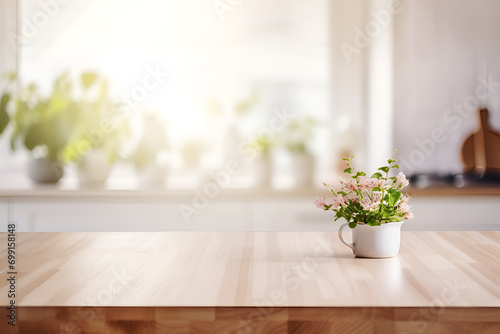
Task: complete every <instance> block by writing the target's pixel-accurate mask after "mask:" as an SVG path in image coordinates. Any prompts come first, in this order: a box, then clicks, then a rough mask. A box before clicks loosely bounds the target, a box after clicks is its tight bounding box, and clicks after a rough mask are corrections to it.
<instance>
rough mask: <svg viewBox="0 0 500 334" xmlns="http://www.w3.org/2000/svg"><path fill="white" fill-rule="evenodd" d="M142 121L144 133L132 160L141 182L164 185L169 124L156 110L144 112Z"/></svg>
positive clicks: (131, 157)
mask: <svg viewBox="0 0 500 334" xmlns="http://www.w3.org/2000/svg"><path fill="white" fill-rule="evenodd" d="M142 121H143V122H142V125H143V126H142V134H141V137H140V139H139V142H138V144H137V146H136V147H135V149H134V151H133V153H132V155H131V156H130V161H131V162H132V163H133V164H134V167H135V169H136V171H137V172H138V173H139V179H140V180H141V183H143V184H146V185H161V186H163V182H164V181H165V178H166V176H167V165H166V159H165V157H166V155H167V150H168V149H169V145H168V139H167V135H166V129H167V125H166V123H165V121H164V120H163V119H162V118H161V117H160V116H159V115H158V114H157V113H155V112H146V113H143V114H142ZM162 158H163V159H162Z"/></svg>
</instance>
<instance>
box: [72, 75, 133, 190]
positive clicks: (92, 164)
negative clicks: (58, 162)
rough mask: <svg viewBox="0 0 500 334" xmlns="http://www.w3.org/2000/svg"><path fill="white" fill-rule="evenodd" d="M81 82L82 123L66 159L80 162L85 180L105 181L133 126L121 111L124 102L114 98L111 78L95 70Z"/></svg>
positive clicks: (82, 77)
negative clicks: (115, 100)
mask: <svg viewBox="0 0 500 334" xmlns="http://www.w3.org/2000/svg"><path fill="white" fill-rule="evenodd" d="M77 85H78V86H79V88H81V89H80V91H81V96H79V98H78V100H77V101H78V106H79V109H80V112H79V116H78V122H77V123H76V124H75V125H74V127H73V132H72V136H71V140H70V142H69V143H68V145H67V146H66V147H65V149H64V150H63V154H62V158H63V160H64V161H65V162H67V163H76V164H77V165H78V172H79V178H80V181H81V182H84V183H94V184H97V183H103V182H105V181H106V179H107V178H108V176H109V174H110V171H111V167H112V165H113V164H114V163H115V161H116V160H117V159H118V157H119V152H120V149H121V148H122V146H123V143H124V142H125V141H126V140H127V139H129V137H130V125H129V122H128V118H127V117H126V115H123V113H121V112H120V111H119V107H120V105H119V104H118V103H115V102H113V101H112V99H111V97H110V94H109V82H108V80H106V79H105V78H103V77H101V76H99V75H98V74H97V73H95V72H85V73H83V74H82V75H81V77H80V80H79V82H77Z"/></svg>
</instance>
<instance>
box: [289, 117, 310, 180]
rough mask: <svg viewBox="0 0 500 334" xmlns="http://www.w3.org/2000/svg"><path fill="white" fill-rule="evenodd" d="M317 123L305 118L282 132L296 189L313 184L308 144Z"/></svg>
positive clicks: (290, 124) (296, 121)
mask: <svg viewBox="0 0 500 334" xmlns="http://www.w3.org/2000/svg"><path fill="white" fill-rule="evenodd" d="M316 126H317V121H316V120H315V119H314V118H311V117H306V118H303V119H299V120H295V121H292V122H290V123H289V124H288V126H287V127H286V129H285V131H284V132H283V141H284V147H285V148H286V150H287V151H288V152H289V153H290V157H291V166H292V176H293V180H294V184H295V186H296V187H307V186H311V185H312V183H313V175H314V155H313V154H312V153H311V150H310V147H309V142H310V141H311V139H312V138H313V134H314V129H315V127H316Z"/></svg>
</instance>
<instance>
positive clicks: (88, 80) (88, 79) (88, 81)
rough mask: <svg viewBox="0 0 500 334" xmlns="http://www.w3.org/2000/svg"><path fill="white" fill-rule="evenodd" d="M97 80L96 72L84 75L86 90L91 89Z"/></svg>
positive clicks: (83, 81) (83, 82) (83, 80)
mask: <svg viewBox="0 0 500 334" xmlns="http://www.w3.org/2000/svg"><path fill="white" fill-rule="evenodd" d="M96 80H97V74H96V73H94V72H87V73H83V74H82V84H83V87H85V89H89V88H90V86H92V85H93V84H94V82H96Z"/></svg>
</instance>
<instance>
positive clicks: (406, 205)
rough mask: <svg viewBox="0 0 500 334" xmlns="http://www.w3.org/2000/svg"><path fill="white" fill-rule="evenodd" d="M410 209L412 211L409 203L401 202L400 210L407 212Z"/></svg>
mask: <svg viewBox="0 0 500 334" xmlns="http://www.w3.org/2000/svg"><path fill="white" fill-rule="evenodd" d="M408 211H410V206H409V205H408V203H406V202H401V203H399V206H398V212H401V213H403V212H405V213H406V212H408Z"/></svg>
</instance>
